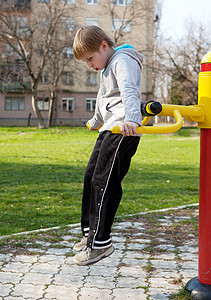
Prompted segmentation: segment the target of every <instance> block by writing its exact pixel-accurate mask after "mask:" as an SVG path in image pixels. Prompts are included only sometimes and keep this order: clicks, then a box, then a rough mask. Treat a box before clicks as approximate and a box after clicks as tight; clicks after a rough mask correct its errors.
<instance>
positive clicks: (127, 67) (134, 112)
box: [115, 56, 141, 125]
mask: <svg viewBox="0 0 211 300" xmlns="http://www.w3.org/2000/svg"><path fill="white" fill-rule="evenodd" d="M115 73H116V74H115V75H116V80H117V84H118V87H119V90H120V96H121V99H122V102H123V105H124V107H125V121H132V122H136V123H137V124H139V125H141V69H140V66H139V64H138V63H137V61H136V60H134V59H133V58H131V57H128V56H125V57H121V58H119V59H118V61H117V62H116V66H115Z"/></svg>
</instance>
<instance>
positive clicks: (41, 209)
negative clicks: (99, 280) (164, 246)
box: [0, 127, 200, 235]
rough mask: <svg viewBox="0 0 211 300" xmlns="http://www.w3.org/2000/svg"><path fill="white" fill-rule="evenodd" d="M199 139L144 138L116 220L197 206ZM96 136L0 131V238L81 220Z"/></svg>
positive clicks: (81, 131) (191, 134)
mask: <svg viewBox="0 0 211 300" xmlns="http://www.w3.org/2000/svg"><path fill="white" fill-rule="evenodd" d="M199 135H200V131H199V129H196V128H195V129H181V130H180V131H179V132H177V133H175V134H173V135H144V136H143V137H142V140H141V143H140V146H139V149H138V151H137V153H136V155H135V157H134V159H133V161H132V164H131V168H130V172H129V173H128V175H127V176H126V178H125V179H124V181H123V191H124V195H123V198H122V201H121V204H120V207H119V209H118V213H117V216H118V217H121V216H123V217H124V216H126V215H128V214H134V213H138V212H141V211H145V210H152V209H159V208H166V207H174V206H179V205H183V204H190V203H196V202H198V186H199ZM97 136H98V133H97V132H89V131H88V130H87V129H86V128H69V127H56V128H50V129H44V130H39V129H37V128H31V127H30V128H18V127H17V128H10V127H9V128H0V145H1V146H0V147H1V148H0V149H1V150H0V151H1V155H0V192H1V194H0V235H6V234H10V233H15V232H21V231H26V230H34V229H39V228H46V227H52V226H59V225H66V224H70V223H75V222H80V206H81V194H82V188H83V175H84V171H85V168H86V164H87V161H88V159H89V155H90V153H91V151H92V148H93V145H94V142H95V139H96V137H97Z"/></svg>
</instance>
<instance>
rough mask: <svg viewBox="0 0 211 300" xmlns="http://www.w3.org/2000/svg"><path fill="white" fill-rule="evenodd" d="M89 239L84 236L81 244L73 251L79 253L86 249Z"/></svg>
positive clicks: (75, 246) (76, 245)
mask: <svg viewBox="0 0 211 300" xmlns="http://www.w3.org/2000/svg"><path fill="white" fill-rule="evenodd" d="M86 243H87V237H85V236H83V237H82V239H81V241H80V242H79V243H76V244H75V245H74V247H73V250H74V251H76V252H79V251H81V250H85V249H86Z"/></svg>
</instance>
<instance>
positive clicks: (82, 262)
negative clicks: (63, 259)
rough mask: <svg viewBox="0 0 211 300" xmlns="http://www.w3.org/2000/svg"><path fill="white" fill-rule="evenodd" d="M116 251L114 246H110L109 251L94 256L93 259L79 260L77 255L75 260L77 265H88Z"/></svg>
mask: <svg viewBox="0 0 211 300" xmlns="http://www.w3.org/2000/svg"><path fill="white" fill-rule="evenodd" d="M113 252H114V247H113V246H112V247H110V248H109V249H108V250H107V251H105V252H104V253H102V254H101V255H99V256H97V257H95V258H93V259H89V260H87V261H78V260H77V259H76V258H75V256H74V257H73V261H74V263H75V264H76V265H78V266H88V265H91V264H94V263H96V262H98V261H100V260H101V259H104V258H106V257H108V256H109V255H111V254H112V253H113Z"/></svg>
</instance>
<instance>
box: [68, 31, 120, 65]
mask: <svg viewBox="0 0 211 300" xmlns="http://www.w3.org/2000/svg"><path fill="white" fill-rule="evenodd" d="M103 41H106V42H107V44H108V45H109V46H110V47H114V42H113V41H112V39H111V38H110V37H109V36H108V35H107V34H106V33H105V32H104V31H103V30H102V29H101V28H100V27H98V26H94V25H88V26H83V27H81V28H80V29H79V30H78V31H77V33H76V35H75V38H74V42H73V54H74V56H75V58H76V59H77V60H80V59H82V58H83V56H84V55H85V54H86V53H87V52H95V51H98V50H99V48H100V45H101V43H102V42H103Z"/></svg>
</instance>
